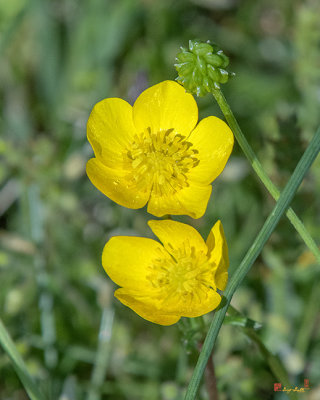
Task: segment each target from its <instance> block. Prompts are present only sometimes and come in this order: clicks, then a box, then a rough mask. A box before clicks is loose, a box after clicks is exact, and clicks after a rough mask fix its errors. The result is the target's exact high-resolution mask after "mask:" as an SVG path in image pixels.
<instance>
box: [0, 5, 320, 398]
mask: <svg viewBox="0 0 320 400" xmlns="http://www.w3.org/2000/svg"><path fill="white" fill-rule="evenodd" d="M319 15H320V3H319V2H318V1H317V0H308V1H305V2H301V1H299V0H283V1H281V2H279V1H276V0H271V1H270V0H261V1H259V2H258V1H256V0H242V1H241V0H223V1H222V0H192V1H188V0H186V1H182V0H162V1H152V0H136V1H135V0H118V1H111V0H109V1H107V0H90V1H84V0H78V1H77V0H53V1H51V0H11V1H8V2H4V1H2V2H0V54H1V58H0V81H1V87H0V94H1V96H0V107H1V119H0V129H1V136H0V157H1V164H0V184H1V188H0V224H1V226H0V229H1V230H0V282H1V291H0V313H1V318H2V319H3V321H4V322H5V324H6V326H7V328H8V330H9V331H10V333H11V335H12V337H13V339H14V341H15V343H16V345H17V347H18V349H19V351H20V352H21V354H22V355H23V357H24V359H25V361H26V363H27V365H28V367H29V370H30V372H31V373H32V374H33V376H34V377H35V378H36V379H38V380H39V382H40V386H41V388H42V389H43V390H44V391H45V393H46V398H47V399H52V400H54V399H59V400H75V399H85V398H89V396H90V400H94V399H97V398H101V399H114V400H124V399H128V400H143V399H146V400H160V399H163V400H179V399H181V398H182V397H183V391H184V390H185V387H186V384H187V382H188V380H189V379H190V376H191V373H192V368H193V366H194V364H195V361H196V359H197V354H196V352H190V351H187V350H188V343H184V341H185V340H186V339H185V338H186V337H188V334H187V333H186V334H185V335H181V332H180V331H179V329H177V327H176V326H172V327H160V326H157V325H153V324H151V323H148V322H146V321H144V320H142V319H141V318H140V317H138V316H137V315H136V314H134V313H133V312H132V311H131V310H129V309H126V308H125V307H124V306H123V305H121V304H120V303H118V302H117V301H115V300H114V299H113V296H112V293H113V290H114V285H113V283H112V282H111V281H110V280H109V279H108V277H107V276H106V275H105V273H104V271H103V269H102V266H101V252H102V248H103V245H104V244H105V242H106V240H107V239H108V238H109V237H110V236H112V235H116V234H134V235H141V236H151V232H150V231H149V230H148V229H147V225H146V222H147V220H148V219H151V218H152V216H150V215H148V214H147V213H146V211H145V210H139V211H135V210H128V209H125V208H123V207H120V206H118V205H116V204H113V203H112V202H111V201H110V200H109V199H107V198H106V197H104V196H103V195H102V194H100V193H99V192H98V191H97V190H96V189H95V188H94V187H93V186H92V185H91V183H90V182H89V180H88V179H87V177H86V175H85V163H86V160H87V159H88V158H89V157H90V156H91V154H92V150H91V148H90V146H89V144H88V143H87V140H86V128H85V125H86V120H87V118H88V115H89V112H90V110H91V108H92V106H93V105H94V104H95V103H96V102H97V101H99V100H101V99H103V98H105V97H111V96H117V97H122V98H125V99H127V100H128V101H129V102H131V103H132V102H133V101H134V100H135V98H136V97H137V96H138V95H139V93H140V92H141V91H142V90H144V89H145V88H146V87H148V86H150V85H152V84H155V83H157V82H159V81H162V80H166V79H174V78H175V77H176V73H175V70H174V67H173V64H174V62H175V60H174V58H175V55H176V53H177V52H178V50H179V47H180V46H186V45H187V43H188V40H189V39H192V38H200V39H201V40H207V39H209V40H211V41H213V42H216V43H218V44H219V45H220V46H221V47H222V48H223V50H224V52H225V53H226V54H227V55H228V56H229V57H230V60H231V66H230V67H231V69H232V71H234V72H235V73H236V77H235V78H234V79H232V80H231V81H230V82H229V83H228V84H227V85H225V87H224V91H225V94H226V97H227V99H228V100H229V102H230V104H231V107H232V109H233V111H234V113H235V115H236V116H237V118H238V120H239V123H240V126H241V127H242V129H243V131H244V133H245V134H246V136H247V138H248V140H249V142H250V144H251V145H252V147H253V148H254V149H255V151H257V153H258V154H259V157H260V159H261V162H262V164H263V165H264V166H265V168H266V169H267V171H268V173H269V175H270V176H271V177H272V180H273V181H274V182H275V183H276V184H277V185H278V186H279V187H283V185H284V183H285V182H286V181H287V179H288V177H289V176H290V174H291V172H292V171H293V169H294V166H295V165H296V163H297V161H298V159H299V157H300V156H301V155H302V153H303V151H304V149H305V147H306V143H307V142H308V141H309V140H310V137H311V136H312V134H313V132H314V131H315V129H316V128H317V124H319V121H320V120H319V105H320V99H319V93H320V69H319V65H320V49H319V41H320V19H319ZM198 104H199V108H200V116H201V117H204V116H207V115H209V114H213V115H218V116H221V113H220V111H219V110H218V106H217V105H216V104H214V102H213V99H212V98H210V96H207V97H204V98H202V99H199V101H198ZM319 167H320V160H319V159H318V160H317V161H316V162H315V164H314V166H313V168H312V170H311V172H310V174H309V175H308V177H307V179H306V180H305V182H304V184H303V186H302V188H301V189H300V191H299V193H298V195H297V196H296V198H295V200H294V202H293V207H294V209H295V210H296V211H297V213H298V215H300V216H301V218H302V220H303V221H304V223H305V225H306V226H307V228H308V230H309V231H310V233H311V234H312V235H313V237H314V239H315V240H316V241H317V243H320V202H319V200H318V199H319V196H320V168H319ZM273 204H274V202H273V200H272V199H271V198H270V196H269V195H268V194H267V193H266V190H265V189H264V188H263V186H262V185H261V184H260V182H259V181H258V178H257V177H256V176H255V175H254V173H253V172H252V171H251V169H250V167H249V165H248V164H247V162H246V160H245V159H244V158H243V155H242V154H241V152H240V151H239V149H238V147H237V146H235V149H234V152H233V156H232V157H231V159H230V161H229V163H228V165H227V168H226V169H225V171H224V173H223V175H222V176H221V177H220V178H219V179H218V180H217V181H216V182H215V183H214V188H213V195H212V198H211V201H210V203H209V207H208V210H207V213H206V215H205V217H204V218H202V219H200V220H191V219H189V218H179V220H183V221H186V222H188V223H191V224H193V226H195V227H196V228H197V229H199V230H200V232H201V233H202V234H203V235H204V236H206V235H207V234H208V232H209V230H210V228H211V226H212V225H213V223H214V222H215V221H216V220H217V219H218V218H219V219H221V220H222V221H223V224H224V227H225V231H226V235H227V239H228V243H229V251H230V259H231V267H230V269H231V272H232V270H234V268H236V267H237V265H238V264H239V262H240V261H241V258H242V257H243V255H244V253H245V252H246V250H247V249H248V247H249V245H250V243H251V242H252V241H253V239H254V238H255V236H256V234H257V232H258V231H259V229H260V227H261V226H262V224H263V221H264V219H265V218H266V216H267V215H268V213H269V211H270V210H271V207H272V205H273ZM319 272H320V271H319V266H317V265H315V262H314V259H313V257H312V255H311V254H310V253H309V252H308V251H307V250H306V248H305V246H304V244H303V242H302V240H301V239H300V238H299V237H298V236H297V234H296V232H295V230H294V229H293V227H292V226H291V225H290V223H289V222H288V221H287V219H285V218H283V220H282V222H281V223H280V225H279V226H278V228H277V229H276V231H275V232H274V234H273V235H272V238H271V239H270V241H269V243H268V245H267V246H266V248H265V250H264V251H263V253H262V255H261V257H260V258H259V259H258V261H257V262H256V263H255V266H254V268H253V270H252V272H251V273H250V275H249V276H248V278H247V280H246V282H245V283H243V285H242V287H241V289H240V290H239V291H238V292H237V294H236V296H235V298H234V300H233V304H234V306H235V307H237V308H239V309H240V310H241V311H242V312H243V313H244V314H246V315H248V316H249V317H250V318H253V319H255V320H257V321H259V322H260V323H262V325H263V327H262V329H261V332H260V333H259V335H260V336H261V338H262V339H263V341H264V343H265V344H266V345H267V346H268V348H269V349H270V350H272V351H274V352H276V353H277V354H278V355H279V356H280V358H281V359H282V361H283V363H284V364H285V366H286V367H287V369H288V371H289V374H290V377H291V380H292V382H293V384H295V385H297V386H303V379H304V378H307V379H309V380H310V386H311V388H312V390H310V391H309V392H308V395H307V397H303V395H302V394H301V398H308V399H310V400H313V399H317V398H319V391H320V386H319V382H320V357H319V355H320V339H319V318H320V316H319V304H320V295H319V293H320V284H319V283H318V282H319ZM102 316H103V318H102ZM210 319H211V315H207V316H206V317H205V320H206V321H210ZM183 324H184V322H183ZM183 327H185V325H182V328H183ZM189 336H190V335H189ZM191 336H192V335H191ZM187 341H188V340H187ZM97 355H98V356H99V357H97ZM214 359H215V367H216V375H217V383H218V390H219V392H220V396H221V399H222V400H225V399H232V400H238V399H239V400H240V399H246V400H251V399H252V400H256V399H272V398H275V399H282V398H283V397H281V393H279V394H278V395H277V396H275V393H274V392H273V383H274V382H275V378H274V376H273V375H272V373H271V371H270V369H269V367H268V364H267V363H266V361H265V360H264V359H263V357H262V356H261V355H260V353H259V351H258V348H257V347H255V345H254V344H253V343H252V342H250V341H249V340H248V338H246V337H245V336H244V335H243V334H242V333H241V332H240V331H238V330H237V329H236V327H234V326H232V325H225V326H224V327H223V329H222V331H221V334H220V338H219V341H218V346H217V347H216V350H215V354H214ZM95 365H96V368H95V367H94V366H95ZM104 370H106V374H105V379H104V373H102V377H99V371H100V372H101V371H102V372H103V371H104ZM93 371H95V372H93ZM92 374H93V378H92V379H91V376H92ZM99 382H103V384H102V385H100V384H99ZM94 383H96V385H97V386H94ZM299 396H300V395H299ZM0 398H1V399H10V400H24V399H27V396H26V394H25V392H24V390H23V388H22V386H21V383H20V382H19V380H18V378H17V376H16V374H15V372H14V371H13V369H12V366H11V364H10V362H9V360H8V358H7V357H6V356H5V355H4V353H3V352H0ZM207 398H208V397H207V394H206V391H205V388H202V391H201V394H199V399H203V400H205V399H207Z"/></svg>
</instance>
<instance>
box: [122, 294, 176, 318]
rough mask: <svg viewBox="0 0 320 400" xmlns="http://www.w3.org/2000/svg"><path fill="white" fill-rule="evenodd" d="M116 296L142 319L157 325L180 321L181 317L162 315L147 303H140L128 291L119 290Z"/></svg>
mask: <svg viewBox="0 0 320 400" xmlns="http://www.w3.org/2000/svg"><path fill="white" fill-rule="evenodd" d="M114 295H115V297H116V298H117V299H118V300H120V301H121V303H122V304H124V305H125V306H127V307H129V308H131V309H132V310H133V311H134V312H136V313H137V314H138V315H140V317H142V318H144V319H146V320H147V321H150V322H153V323H155V324H159V325H172V324H175V323H176V322H178V321H179V319H180V316H179V315H167V314H165V313H161V312H160V311H158V310H157V309H155V308H154V307H152V306H150V305H149V304H147V303H146V302H143V301H141V300H140V301H139V299H137V298H136V297H135V296H133V295H132V294H131V293H130V292H128V291H127V290H126V289H118V290H116V291H115V293H114ZM142 300H143V298H142Z"/></svg>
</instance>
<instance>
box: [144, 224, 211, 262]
mask: <svg viewBox="0 0 320 400" xmlns="http://www.w3.org/2000/svg"><path fill="white" fill-rule="evenodd" d="M148 225H149V226H150V228H151V229H152V232H153V233H154V234H155V235H156V236H157V237H158V238H159V239H160V241H161V242H162V243H163V245H164V247H165V249H166V250H167V251H168V252H169V253H170V254H172V252H175V251H176V250H179V249H183V248H185V245H186V244H188V245H189V248H191V247H193V248H194V249H195V251H196V252H197V253H200V252H202V253H203V254H206V253H207V246H206V244H205V242H204V240H203V239H202V236H201V235H200V233H199V232H198V231H196V230H195V229H194V228H193V227H192V226H190V225H187V224H183V223H182V222H177V221H171V220H162V221H156V220H152V221H148Z"/></svg>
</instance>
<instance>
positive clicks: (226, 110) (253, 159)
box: [212, 89, 320, 263]
mask: <svg viewBox="0 0 320 400" xmlns="http://www.w3.org/2000/svg"><path fill="white" fill-rule="evenodd" d="M212 94H213V96H214V98H215V99H216V101H217V103H218V104H219V107H220V109H221V111H222V112H223V115H224V116H225V119H226V120H227V122H228V124H229V126H230V128H231V130H232V132H233V134H234V136H235V138H236V140H237V142H238V143H239V146H240V147H241V149H242V151H243V152H244V154H245V156H246V157H247V159H248V161H249V162H250V164H251V165H252V168H253V169H254V170H255V172H256V173H257V175H258V176H259V178H260V179H261V181H262V183H263V184H264V186H265V187H266V188H267V190H268V191H269V193H270V194H271V196H272V197H273V198H274V199H275V200H278V199H279V196H280V191H279V190H278V188H277V187H276V186H275V185H274V183H273V182H272V181H271V179H270V178H269V176H268V175H267V173H266V172H265V170H264V169H263V167H262V165H261V164H260V161H259V160H258V158H257V156H256V155H255V153H254V151H253V149H252V147H251V146H250V145H249V143H248V142H247V139H246V138H245V136H244V134H243V133H242V131H241V128H240V126H239V124H238V122H237V120H236V118H235V116H234V115H233V113H232V111H231V109H230V107H229V104H228V103H227V100H226V99H225V97H224V95H223V93H222V92H221V90H220V89H215V90H214V91H213V92H212ZM286 215H287V217H288V218H289V221H290V222H291V223H292V225H293V226H294V227H295V229H296V230H297V232H298V233H299V235H300V236H301V238H302V239H303V240H304V242H305V244H306V245H307V246H308V248H309V249H310V251H311V252H312V253H313V254H314V256H315V257H316V260H317V261H318V263H320V249H319V248H318V246H317V244H316V243H315V241H314V240H313V239H312V237H311V235H310V233H309V232H308V231H307V229H306V227H305V226H304V224H303V222H302V221H301V220H300V219H299V217H298V216H297V215H296V213H295V212H294V211H293V209H292V208H289V209H288V210H287V213H286Z"/></svg>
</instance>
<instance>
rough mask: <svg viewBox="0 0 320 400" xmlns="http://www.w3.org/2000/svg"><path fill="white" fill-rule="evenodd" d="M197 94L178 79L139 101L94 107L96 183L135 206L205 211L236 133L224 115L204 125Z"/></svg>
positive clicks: (91, 165)
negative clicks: (199, 116) (187, 90)
mask: <svg viewBox="0 0 320 400" xmlns="http://www.w3.org/2000/svg"><path fill="white" fill-rule="evenodd" d="M197 120H198V108H197V103H196V101H195V100H194V98H193V97H192V95H191V94H188V93H186V92H185V89H184V88H183V87H182V86H180V85H179V84H178V83H176V82H173V81H165V82H162V83H159V84H157V85H155V86H152V87H150V88H149V89H147V90H145V91H144V92H143V93H142V94H141V95H140V96H139V97H138V99H137V100H136V102H135V103H134V105H133V107H132V106H131V105H130V104H128V103H127V102H126V101H124V100H122V99H118V98H110V99H105V100H102V101H100V102H99V103H97V104H96V105H95V107H94V108H93V110H92V112H91V114H90V117H89V120H88V125H87V132H88V140H89V142H90V144H91V145H92V148H93V150H94V153H95V158H92V159H91V160H89V161H88V163H87V174H88V177H89V178H90V180H91V182H92V183H93V184H94V185H95V186H96V187H97V188H98V189H99V190H100V191H101V192H102V193H104V194H105V195H106V196H108V197H110V199H111V200H113V201H115V202H116V203H118V204H120V205H122V206H125V207H128V208H134V209H137V208H141V207H143V206H144V205H145V204H146V203H147V202H148V212H149V213H151V214H153V215H156V216H157V217H161V216H163V215H165V214H175V215H185V214H186V215H189V216H191V217H193V218H200V217H201V216H202V215H203V214H204V212H205V210H206V207H207V204H208V201H209V197H210V194H211V185H210V184H211V182H212V181H213V180H214V179H215V178H216V177H217V176H218V175H219V174H220V173H221V172H222V170H223V168H224V166H225V164H226V162H227V160H228V158H229V156H230V153H231V150H232V146H233V135H232V132H231V130H230V129H229V127H228V126H227V124H225V123H224V122H223V121H222V120H220V119H219V118H216V117H212V116H211V117H208V118H205V119H203V120H202V121H201V122H200V123H199V124H198V125H197V126H196V124H197Z"/></svg>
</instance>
